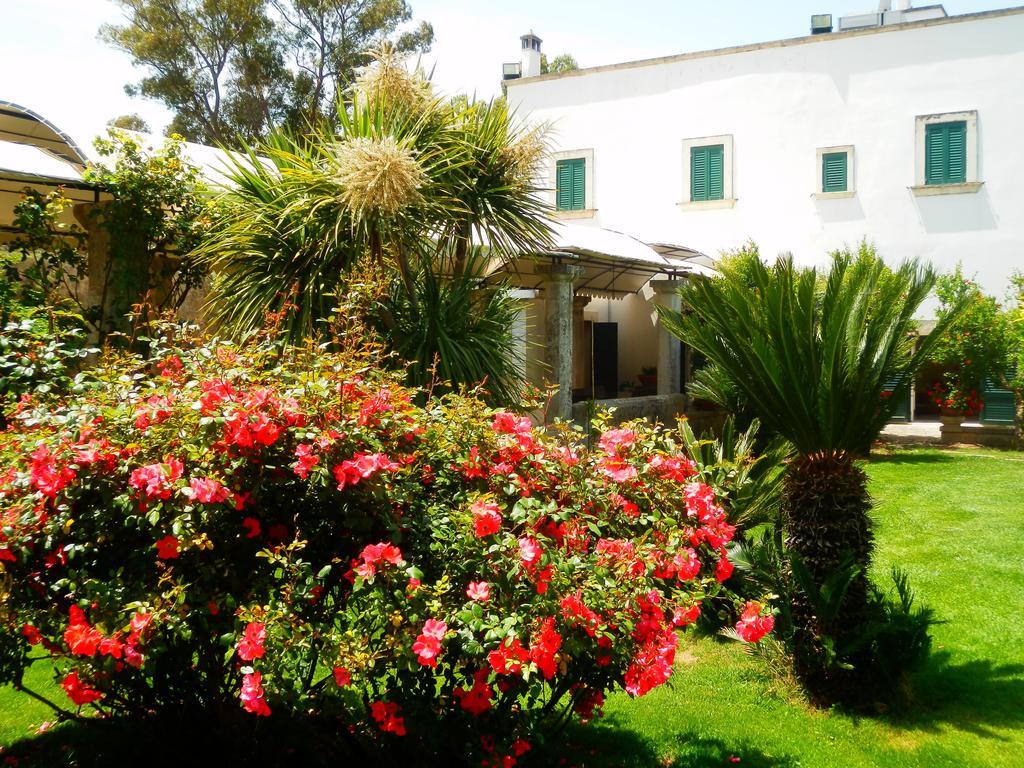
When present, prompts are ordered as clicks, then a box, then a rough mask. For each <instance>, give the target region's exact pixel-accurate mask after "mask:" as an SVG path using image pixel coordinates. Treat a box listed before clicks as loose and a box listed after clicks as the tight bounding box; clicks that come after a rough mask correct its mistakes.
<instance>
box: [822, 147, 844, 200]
mask: <svg viewBox="0 0 1024 768" xmlns="http://www.w3.org/2000/svg"><path fill="white" fill-rule="evenodd" d="M847 157H848V155H847V154H846V153H845V152H826V153H825V154H823V155H822V156H821V191H822V192H846V191H847V187H846V184H847V182H846V175H847V174H846V162H847Z"/></svg>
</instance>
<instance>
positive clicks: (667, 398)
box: [572, 394, 726, 435]
mask: <svg viewBox="0 0 1024 768" xmlns="http://www.w3.org/2000/svg"><path fill="white" fill-rule="evenodd" d="M595 405H596V406H597V407H598V408H605V409H614V411H613V412H612V418H611V422H612V424H621V423H623V422H625V421H632V420H633V419H647V420H648V421H651V422H656V423H661V424H664V425H666V426H670V427H671V426H675V423H676V421H677V420H678V418H679V417H680V416H686V418H687V419H688V420H689V422H690V426H691V427H692V428H693V431H694V432H695V433H697V434H698V435H699V434H702V433H704V432H707V431H711V432H714V433H715V434H718V433H720V432H721V429H722V424H723V422H724V421H725V416H726V414H725V412H724V411H689V412H687V410H686V397H685V396H684V395H682V394H674V395H650V396H647V397H617V398H613V399H610V400H597V401H593V400H591V401H586V402H582V403H574V404H573V406H572V418H573V421H575V422H576V423H577V424H580V425H581V426H583V427H587V426H588V423H589V420H590V414H591V412H592V409H593V407H594V406H595Z"/></svg>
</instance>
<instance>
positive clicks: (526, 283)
mask: <svg viewBox="0 0 1024 768" xmlns="http://www.w3.org/2000/svg"><path fill="white" fill-rule="evenodd" d="M552 234H553V239H554V247H553V248H551V249H550V250H548V251H545V252H544V253H540V254H524V256H523V257H522V258H519V259H517V260H516V261H515V262H514V263H513V264H511V265H509V266H508V267H505V268H499V269H497V270H496V271H495V272H494V273H493V274H495V275H498V274H501V275H503V276H507V277H508V278H509V279H510V280H511V282H513V283H515V284H516V286H517V287H520V288H527V289H537V288H540V287H541V285H542V284H543V283H544V281H545V279H546V276H545V275H544V274H542V273H540V272H539V271H538V270H537V267H538V266H543V265H547V264H566V265H572V266H577V267H580V268H581V269H582V274H581V275H580V277H578V278H577V279H576V280H575V281H574V282H573V287H574V289H575V291H576V293H577V294H580V295H582V296H591V297H593V298H615V299H621V298H623V297H624V296H628V295H629V294H636V293H639V292H640V291H641V290H643V288H644V286H646V285H647V284H648V283H649V282H650V281H651V280H652V279H653V278H654V277H657V276H664V277H668V278H687V277H690V276H693V275H702V276H708V275H713V274H715V269H714V266H713V265H714V261H713V259H711V257H709V256H707V255H705V254H703V253H700V252H699V251H695V250H693V249H692V248H688V247H686V246H683V245H671V244H667V243H659V244H656V245H653V246H652V245H648V244H647V243H644V242H642V241H640V240H638V239H636V238H635V237H633V236H631V235H627V234H625V233H623V232H617V231H615V230H613V229H602V228H600V227H592V226H586V225H579V224H566V223H564V222H555V223H553V224H552Z"/></svg>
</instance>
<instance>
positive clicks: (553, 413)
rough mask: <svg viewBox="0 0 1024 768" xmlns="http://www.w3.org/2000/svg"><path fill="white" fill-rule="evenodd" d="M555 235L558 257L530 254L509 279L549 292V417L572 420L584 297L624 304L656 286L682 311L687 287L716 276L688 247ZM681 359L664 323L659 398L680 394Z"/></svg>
mask: <svg viewBox="0 0 1024 768" xmlns="http://www.w3.org/2000/svg"><path fill="white" fill-rule="evenodd" d="M552 229H553V239H554V246H553V247H552V248H551V249H550V250H547V251H545V252H543V253H539V254H524V256H523V257H522V258H520V259H517V260H516V261H515V262H514V263H512V264H510V265H507V266H506V267H505V268H504V269H503V270H502V272H504V273H505V274H506V275H507V276H508V277H510V279H511V282H513V283H514V284H515V285H517V286H518V287H521V288H525V289H533V290H539V291H542V292H543V296H544V299H545V306H544V328H545V332H544V360H545V362H546V363H547V365H548V367H549V369H550V371H551V377H552V383H554V384H555V385H556V386H557V392H556V394H555V396H554V398H553V400H552V402H551V404H550V405H549V408H548V415H549V417H550V418H563V419H570V418H571V417H572V411H573V409H572V386H573V346H574V337H575V336H576V335H577V334H576V333H575V331H576V330H577V328H578V325H579V322H578V320H579V318H578V317H577V315H579V316H580V317H581V316H582V304H579V303H578V302H577V301H576V300H577V298H578V297H591V298H623V297H625V296H628V295H631V294H639V293H640V292H641V291H642V290H643V289H644V288H645V287H646V286H648V285H650V287H651V288H652V289H653V291H654V301H655V302H656V303H658V304H661V305H663V306H665V307H667V308H670V309H675V310H677V311H678V310H679V308H680V298H679V294H678V288H679V283H680V281H681V280H686V279H689V278H691V277H693V276H694V275H702V276H707V275H711V274H714V269H713V267H712V264H713V261H712V260H711V259H710V257H708V256H706V255H705V254H702V253H700V252H698V251H695V250H693V249H691V248H687V247H685V246H682V245H673V244H666V243H658V244H656V245H648V244H646V243H643V242H641V241H640V240H638V239H636V238H635V237H632V236H630V235H627V234H624V233H622V232H616V231H614V230H609V229H602V228H599V227H592V226H586V225H578V224H565V223H562V222H556V223H554V224H553V226H552ZM681 354H682V346H681V344H680V342H679V340H678V339H676V338H675V337H674V336H672V335H671V334H670V333H668V331H667V330H665V328H664V327H662V326H661V325H660V324H659V325H658V370H659V372H660V373H659V376H658V385H657V393H658V395H659V396H667V395H673V394H676V393H678V392H680V390H681V384H682V382H681V380H680V376H681V370H682V366H681Z"/></svg>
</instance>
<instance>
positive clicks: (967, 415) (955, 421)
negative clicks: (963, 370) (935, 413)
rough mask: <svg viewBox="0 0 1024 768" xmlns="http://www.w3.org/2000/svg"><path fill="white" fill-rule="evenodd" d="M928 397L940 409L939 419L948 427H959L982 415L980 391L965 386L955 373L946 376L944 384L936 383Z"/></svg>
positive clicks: (929, 391) (941, 382)
mask: <svg viewBox="0 0 1024 768" xmlns="http://www.w3.org/2000/svg"><path fill="white" fill-rule="evenodd" d="M928 395H929V396H930V397H931V398H932V400H933V401H934V402H935V404H936V405H937V406H938V407H939V419H940V420H941V421H942V423H943V424H945V425H947V426H959V425H960V424H962V423H963V422H964V421H968V420H972V419H976V418H978V416H979V415H980V414H981V395H980V394H979V393H978V390H977V389H974V388H971V387H967V386H965V385H964V384H963V381H962V380H961V379H960V377H959V376H957V375H956V374H955V373H948V374H946V380H945V381H944V382H943V381H940V382H936V383H935V384H934V385H933V386H932V388H931V389H930V390H928Z"/></svg>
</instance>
